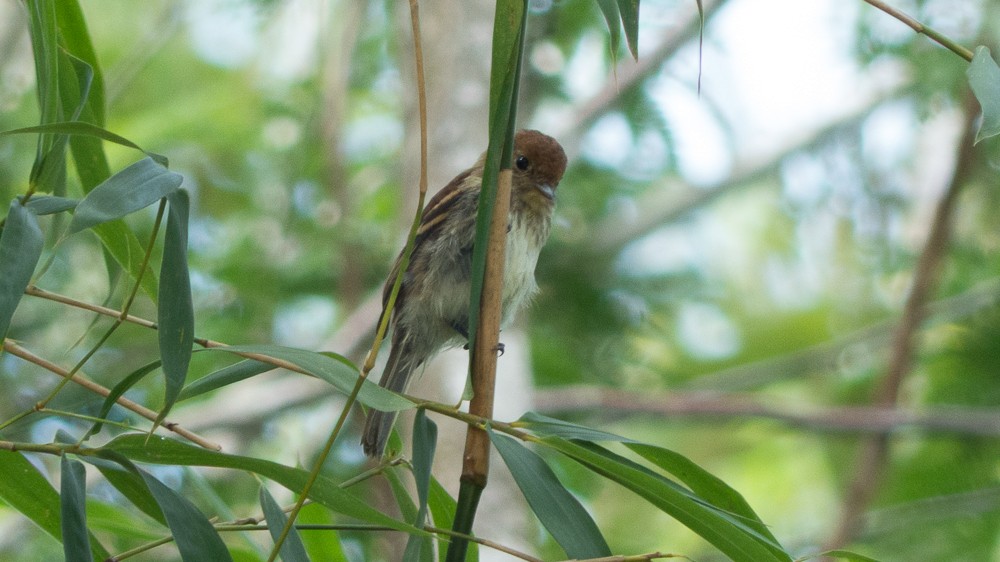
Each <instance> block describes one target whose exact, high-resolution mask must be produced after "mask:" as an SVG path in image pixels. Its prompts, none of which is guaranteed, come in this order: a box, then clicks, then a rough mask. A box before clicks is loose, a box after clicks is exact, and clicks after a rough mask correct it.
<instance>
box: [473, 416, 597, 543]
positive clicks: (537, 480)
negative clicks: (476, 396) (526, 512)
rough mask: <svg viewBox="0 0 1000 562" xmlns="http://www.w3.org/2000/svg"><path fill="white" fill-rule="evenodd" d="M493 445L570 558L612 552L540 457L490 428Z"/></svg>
mask: <svg viewBox="0 0 1000 562" xmlns="http://www.w3.org/2000/svg"><path fill="white" fill-rule="evenodd" d="M489 434H490V440H491V441H492V442H493V446H494V447H496V449H497V451H499V452H500V456H501V457H503V461H504V463H505V464H506V465H507V468H509V469H510V473H511V475H512V476H513V477H514V481H515V482H517V486H518V487H519V488H520V489H521V494H522V495H524V498H525V499H526V500H528V505H529V506H531V510H532V511H533V512H534V513H535V515H537V516H538V520H539V521H541V523H542V525H544V526H545V528H546V529H548V531H549V533H552V538H554V539H555V540H556V542H558V543H559V546H561V547H562V548H563V550H565V551H566V555H567V556H569V557H570V558H600V557H602V556H611V549H610V548H609V547H608V543H607V541H605V540H604V535H602V534H601V530H600V529H599V528H598V527H597V524H596V523H594V520H593V519H592V518H591V517H590V514H589V513H587V510H586V509H584V508H583V505H581V504H580V502H579V500H577V499H576V498H575V497H574V496H573V494H571V493H569V490H567V489H566V488H565V487H563V485H562V483H561V482H559V479H558V478H556V475H555V473H554V472H552V469H551V468H549V465H547V464H545V461H544V460H542V457H540V456H538V455H537V454H535V453H534V452H533V451H530V450H528V449H527V448H526V447H524V446H523V445H521V444H520V443H519V442H517V441H516V440H515V439H513V438H511V437H507V436H506V435H499V434H497V433H494V432H493V431H490V432H489Z"/></svg>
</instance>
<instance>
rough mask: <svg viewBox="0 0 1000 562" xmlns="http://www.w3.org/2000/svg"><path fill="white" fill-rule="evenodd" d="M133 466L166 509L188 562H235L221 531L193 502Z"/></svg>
mask: <svg viewBox="0 0 1000 562" xmlns="http://www.w3.org/2000/svg"><path fill="white" fill-rule="evenodd" d="M129 464H131V463H129ZM130 469H131V470H134V471H136V472H137V473H138V474H139V476H141V477H142V480H143V482H145V483H146V486H148V487H149V491H150V493H151V494H153V497H154V498H156V503H157V504H158V505H159V506H160V509H161V510H163V516H164V517H165V518H166V519H167V525H168V526H169V527H170V534H172V535H173V536H174V542H175V543H177V550H179V551H180V553H181V558H182V559H183V560H184V562H202V561H203V562H225V561H226V560H229V561H232V559H233V558H232V556H230V554H229V549H227V548H226V543H224V542H222V537H220V536H219V533H218V531H216V530H215V527H213V526H212V524H211V523H210V522H209V521H208V518H207V517H205V514H204V513H202V512H201V511H199V510H198V508H197V507H195V506H194V504H193V503H191V502H190V501H188V500H187V499H186V498H185V497H184V496H182V495H180V494H178V493H177V492H175V491H173V490H171V489H170V488H169V487H167V486H166V485H165V484H163V483H162V482H160V481H159V480H157V479H156V478H154V477H153V475H151V474H149V473H148V472H146V471H144V470H142V469H139V468H137V467H135V466H134V465H132V466H131V468H130Z"/></svg>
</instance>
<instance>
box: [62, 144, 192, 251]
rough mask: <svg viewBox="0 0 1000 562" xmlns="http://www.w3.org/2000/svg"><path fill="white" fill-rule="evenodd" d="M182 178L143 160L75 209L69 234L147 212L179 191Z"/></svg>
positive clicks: (100, 188)
mask: <svg viewBox="0 0 1000 562" xmlns="http://www.w3.org/2000/svg"><path fill="white" fill-rule="evenodd" d="M181 181H182V178H181V175H180V174H177V173H175V172H171V171H170V170H167V169H166V168H164V167H163V166H161V165H160V164H157V163H156V162H154V161H153V159H152V158H143V159H142V160H139V161H138V162H136V163H135V164H132V165H131V166H129V167H127V168H125V169H124V170H122V171H120V172H118V173H117V174H115V175H113V176H111V177H110V178H108V179H107V181H105V182H103V183H102V184H100V185H98V186H97V187H95V188H94V189H93V190H91V191H90V193H88V194H87V196H86V197H84V198H83V200H82V201H80V204H79V205H77V206H76V213H74V214H73V220H72V221H71V222H70V225H69V230H68V232H67V234H74V233H76V232H80V231H81V230H84V229H87V228H90V227H93V226H95V225H98V224H102V223H105V222H108V221H111V220H114V219H118V218H121V217H124V216H126V215H128V214H131V213H134V212H136V211H138V210H139V209H144V208H146V207H148V206H150V205H152V204H153V203H155V202H157V201H159V200H160V199H161V198H163V197H166V196H167V195H169V194H171V193H173V192H175V191H177V188H178V187H180V185H181Z"/></svg>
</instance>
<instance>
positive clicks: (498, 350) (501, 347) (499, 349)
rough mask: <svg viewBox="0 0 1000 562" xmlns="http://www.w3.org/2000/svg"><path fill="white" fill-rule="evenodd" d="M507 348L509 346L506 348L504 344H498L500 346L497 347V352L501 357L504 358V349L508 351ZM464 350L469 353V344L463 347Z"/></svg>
mask: <svg viewBox="0 0 1000 562" xmlns="http://www.w3.org/2000/svg"><path fill="white" fill-rule="evenodd" d="M506 347H507V346H505V345H504V344H503V342H500V343H498V344H497V347H496V350H497V352H498V353H499V354H500V357H503V352H504V349H506ZM462 349H464V350H466V351H468V350H469V344H468V343H466V344H465V345H463V346H462Z"/></svg>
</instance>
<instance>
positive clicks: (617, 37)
mask: <svg viewBox="0 0 1000 562" xmlns="http://www.w3.org/2000/svg"><path fill="white" fill-rule="evenodd" d="M597 5H598V7H600V8H601V13H602V14H604V19H605V21H607V22H608V35H609V37H610V41H609V43H610V45H611V56H612V58H615V57H617V56H618V45H619V44H621V41H622V25H621V13H620V12H619V11H618V0H597Z"/></svg>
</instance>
